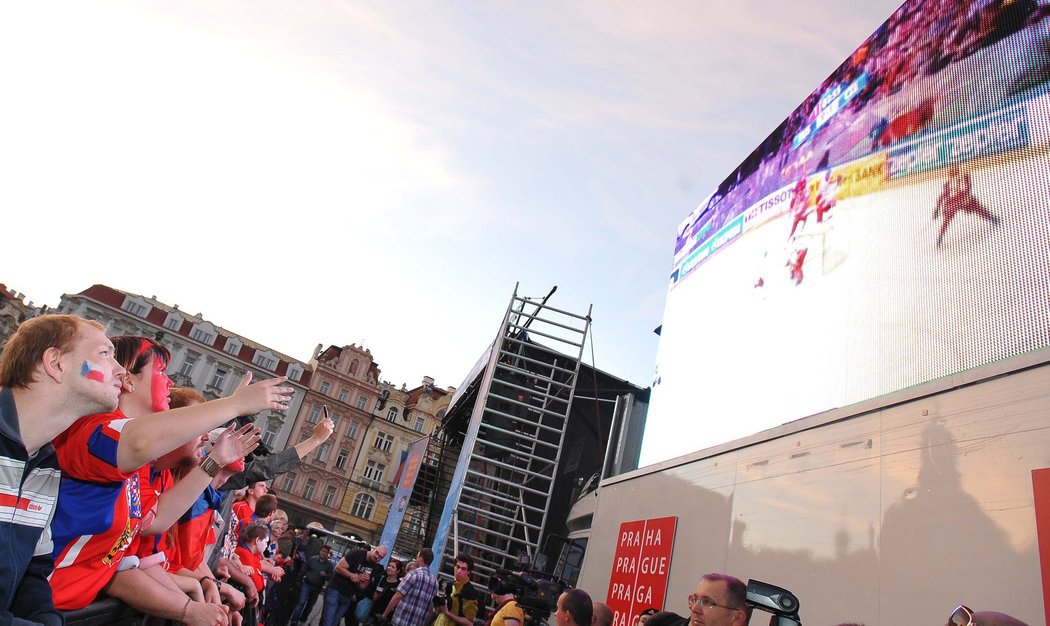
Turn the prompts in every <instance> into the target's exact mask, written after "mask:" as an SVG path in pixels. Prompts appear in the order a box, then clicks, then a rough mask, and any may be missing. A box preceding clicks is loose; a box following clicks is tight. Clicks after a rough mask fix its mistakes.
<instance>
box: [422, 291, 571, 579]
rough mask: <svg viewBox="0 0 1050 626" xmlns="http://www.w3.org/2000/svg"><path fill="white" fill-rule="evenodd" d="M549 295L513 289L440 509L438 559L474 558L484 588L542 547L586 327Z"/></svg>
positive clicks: (449, 561) (532, 557)
mask: <svg viewBox="0 0 1050 626" xmlns="http://www.w3.org/2000/svg"><path fill="white" fill-rule="evenodd" d="M551 293H553V290H552V291H551ZM549 297H550V294H548V295H547V297H545V298H543V299H541V300H535V299H530V298H525V297H521V296H519V295H518V293H517V287H515V290H514V294H513V296H512V297H511V301H510V303H509V305H508V307H507V311H506V313H505V315H504V318H503V322H502V325H501V328H500V333H499V336H498V337H497V339H496V341H495V343H494V344H493V349H492V350H491V351H490V354H489V361H488V365H487V367H486V369H485V374H484V376H483V378H482V382H481V384H480V387H479V388H478V393H477V397H476V400H475V403H474V407H473V412H472V413H471V418H470V422H469V425H468V427H467V428H466V431H465V433H464V434H463V439H462V444H461V447H460V449H459V455H458V462H457V464H456V471H455V475H454V477H453V480H452V483H451V486H450V488H449V491H448V494H447V497H446V498H445V501H444V502H443V504H444V510H443V513H442V525H443V527H444V528H443V529H441V530H439V531H438V532H437V533H436V536H435V541H434V548H435V552H436V553H438V554H442V555H443V556H444V559H443V561H442V562H443V563H446V564H451V563H452V561H453V560H454V557H455V554H456V553H457V551H459V552H466V553H468V554H470V555H471V556H473V558H474V561H475V572H476V573H478V574H480V575H481V577H482V580H487V579H488V576H490V575H491V574H492V573H493V571H494V570H495V569H497V568H502V567H508V566H513V563H516V562H517V561H518V559H520V557H521V556H523V555H525V556H528V557H529V559H530V561H533V560H534V557H535V556H536V555H537V553H538V552H539V550H540V549H541V545H540V542H541V541H542V539H543V536H544V534H543V533H544V527H545V525H546V522H547V514H548V510H549V503H550V499H551V494H552V491H553V489H554V483H555V479H556V475H557V471H558V464H559V460H560V458H561V449H562V446H563V444H564V443H565V442H564V436H565V430H566V422H567V420H568V417H569V411H570V408H571V407H572V402H573V397H574V395H575V393H576V381H577V378H578V376H579V372H580V361H581V359H582V356H583V348H584V344H585V341H586V338H587V334H588V332H589V330H590V320H591V317H590V315H591V310H590V307H588V310H587V314H586V315H578V314H575V313H572V312H569V311H563V310H561V309H556V308H554V307H551V306H549V305H547V299H548V298H549ZM549 346H555V347H549ZM566 352H567V353H568V354H566ZM456 443H459V442H458V441H456Z"/></svg>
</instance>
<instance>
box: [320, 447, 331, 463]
mask: <svg viewBox="0 0 1050 626" xmlns="http://www.w3.org/2000/svg"><path fill="white" fill-rule="evenodd" d="M331 449H332V444H330V443H322V444H321V445H320V446H318V447H317V462H318V463H324V462H325V461H327V460H328V451H329V450H331Z"/></svg>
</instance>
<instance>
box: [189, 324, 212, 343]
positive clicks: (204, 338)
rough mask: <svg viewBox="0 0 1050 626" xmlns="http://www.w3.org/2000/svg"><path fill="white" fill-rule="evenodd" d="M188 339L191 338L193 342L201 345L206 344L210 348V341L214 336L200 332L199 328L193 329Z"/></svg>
mask: <svg viewBox="0 0 1050 626" xmlns="http://www.w3.org/2000/svg"><path fill="white" fill-rule="evenodd" d="M190 338H192V339H193V340H194V341H199V342H201V343H206V344H208V345H209V346H210V345H211V342H212V340H213V339H215V336H214V335H212V334H211V333H206V332H204V331H203V330H201V329H199V328H194V329H193V332H192V333H190Z"/></svg>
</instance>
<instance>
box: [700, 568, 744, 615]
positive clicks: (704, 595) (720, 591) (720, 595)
mask: <svg viewBox="0 0 1050 626" xmlns="http://www.w3.org/2000/svg"><path fill="white" fill-rule="evenodd" d="M746 600H747V585H745V584H744V583H742V582H740V580H739V579H737V578H734V577H732V576H730V575H728V574H707V575H706V576H704V577H703V578H701V579H700V582H699V583H697V585H696V590H695V591H693V593H692V594H691V595H690V596H689V610H690V612H691V615H690V619H689V626H746V625H747V623H748V621H749V620H750V619H751V607H750V606H748V605H747V602H746Z"/></svg>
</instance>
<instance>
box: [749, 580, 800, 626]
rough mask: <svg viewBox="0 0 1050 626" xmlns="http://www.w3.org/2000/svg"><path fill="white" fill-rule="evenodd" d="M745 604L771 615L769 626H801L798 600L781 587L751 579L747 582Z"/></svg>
mask: <svg viewBox="0 0 1050 626" xmlns="http://www.w3.org/2000/svg"><path fill="white" fill-rule="evenodd" d="M746 602H747V604H748V606H751V607H754V608H756V609H760V610H762V611H765V612H767V613H772V614H773V615H772V616H771V617H770V618H769V626H802V621H801V620H800V619H799V617H798V608H799V602H798V598H797V597H796V596H795V594H793V593H791V592H790V591H788V590H787V589H784V588H783V587H777V586H776V585H771V584H769V583H764V582H762V581H761V580H755V579H754V578H752V579H751V580H749V581H747V599H746Z"/></svg>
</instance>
